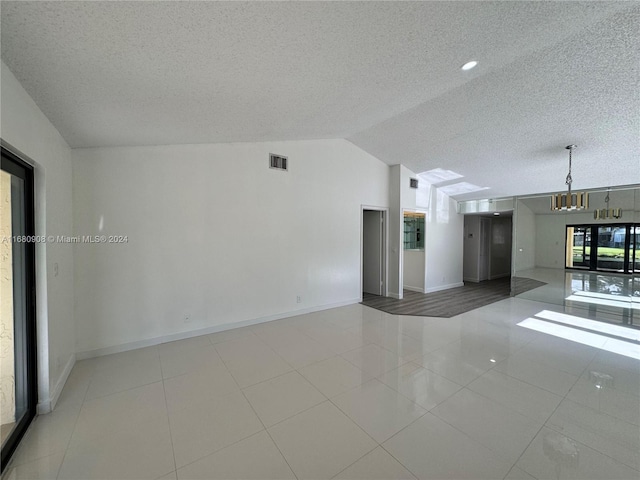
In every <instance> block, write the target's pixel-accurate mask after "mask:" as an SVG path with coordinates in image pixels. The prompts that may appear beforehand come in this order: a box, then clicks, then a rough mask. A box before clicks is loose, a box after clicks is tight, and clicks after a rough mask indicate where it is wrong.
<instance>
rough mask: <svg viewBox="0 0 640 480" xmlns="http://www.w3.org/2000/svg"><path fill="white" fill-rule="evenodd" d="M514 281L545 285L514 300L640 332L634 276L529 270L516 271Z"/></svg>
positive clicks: (638, 284) (639, 285)
mask: <svg viewBox="0 0 640 480" xmlns="http://www.w3.org/2000/svg"><path fill="white" fill-rule="evenodd" d="M517 277H524V278H531V279H535V280H539V281H542V282H545V283H546V285H543V286H541V287H538V288H535V289H533V290H529V291H527V292H524V293H521V294H519V295H518V296H517V298H522V299H527V300H535V301H538V302H546V303H552V304H555V305H558V306H561V307H563V310H562V311H563V312H564V313H567V314H570V315H577V316H579V317H584V318H591V319H594V320H599V321H602V322H609V323H617V324H623V325H633V326H635V328H640V276H638V275H624V274H616V273H602V272H589V271H580V270H563V269H558V268H533V269H526V270H518V273H517ZM514 281H515V282H516V283H517V278H516V279H515V280H514Z"/></svg>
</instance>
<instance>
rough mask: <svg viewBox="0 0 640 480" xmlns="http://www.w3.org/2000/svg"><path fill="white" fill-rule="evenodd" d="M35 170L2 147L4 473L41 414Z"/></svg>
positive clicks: (0, 424) (0, 413)
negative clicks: (38, 407) (37, 411)
mask: <svg viewBox="0 0 640 480" xmlns="http://www.w3.org/2000/svg"><path fill="white" fill-rule="evenodd" d="M33 220H34V215H33V169H32V167H31V166H29V165H27V164H26V163H24V162H23V161H21V160H20V159H19V158H17V157H16V156H14V155H12V154H11V153H10V152H8V151H7V150H5V149H4V148H2V164H1V169H0V270H1V272H0V433H1V436H2V471H4V469H5V467H6V465H7V462H8V461H9V458H10V457H11V454H12V453H13V451H14V450H15V448H16V447H17V445H18V442H19V441H20V439H21V438H22V436H23V435H24V432H25V431H26V429H27V427H28V426H29V423H30V422H31V420H32V419H33V417H34V416H35V409H36V394H37V393H36V392H37V391H36V341H35V339H36V335H35V288H34V285H35V262H34V245H35V243H34V240H35V239H34V221H33Z"/></svg>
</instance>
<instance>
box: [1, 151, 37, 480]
mask: <svg viewBox="0 0 640 480" xmlns="http://www.w3.org/2000/svg"><path fill="white" fill-rule="evenodd" d="M0 152H1V157H2V160H1V165H2V170H4V171H5V172H7V173H9V174H11V175H14V176H17V177H19V178H22V179H23V180H24V187H25V191H24V196H25V198H24V202H25V203H24V210H25V215H26V218H25V232H24V233H25V235H26V236H35V201H34V200H35V198H34V188H35V185H34V168H33V167H32V166H31V165H29V164H28V163H26V162H25V161H23V160H22V159H21V158H19V157H18V156H16V155H15V154H13V153H12V152H11V151H10V150H8V149H7V148H5V147H4V146H1V147H0ZM24 245H25V272H24V275H25V284H26V285H25V291H24V295H25V297H26V298H25V304H26V308H25V322H26V324H25V331H24V334H25V337H26V338H25V343H26V350H25V356H26V359H25V360H26V365H25V373H26V377H27V386H26V394H27V412H26V414H25V415H24V416H23V418H21V419H20V421H19V422H18V423H17V424H16V426H15V427H14V429H13V431H12V433H11V435H10V436H9V437H8V438H7V441H6V443H5V445H4V447H3V448H2V452H1V467H0V469H1V471H2V472H4V470H5V468H6V466H7V464H8V463H9V460H10V459H11V455H12V454H13V452H14V451H15V449H16V448H17V447H18V445H19V443H20V440H21V439H22V437H23V436H24V434H25V433H26V431H27V429H28V428H29V425H30V424H31V421H32V420H33V418H34V417H35V415H36V409H37V402H38V376H37V371H38V367H37V361H38V351H37V335H36V259H35V245H36V244H35V242H25V244H24Z"/></svg>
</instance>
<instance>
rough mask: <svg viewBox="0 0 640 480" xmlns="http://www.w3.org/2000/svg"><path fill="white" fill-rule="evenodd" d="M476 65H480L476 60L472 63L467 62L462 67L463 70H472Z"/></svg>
mask: <svg viewBox="0 0 640 480" xmlns="http://www.w3.org/2000/svg"><path fill="white" fill-rule="evenodd" d="M476 65H478V62H477V61H475V60H471V61H470V62H467V63H465V64H464V65H462V70H471V69H472V68H473V67H475V66H476Z"/></svg>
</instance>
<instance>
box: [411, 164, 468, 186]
mask: <svg viewBox="0 0 640 480" xmlns="http://www.w3.org/2000/svg"><path fill="white" fill-rule="evenodd" d="M418 176H419V177H422V178H423V179H424V180H426V181H427V182H429V183H430V184H431V185H437V184H439V183H443V182H448V181H450V180H456V179H458V178H462V177H463V175H460V174H459V173H456V172H453V171H451V170H445V169H444V168H434V169H433V170H428V171H426V172H422V173H419V174H418Z"/></svg>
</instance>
